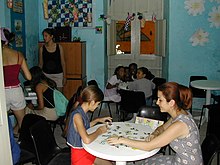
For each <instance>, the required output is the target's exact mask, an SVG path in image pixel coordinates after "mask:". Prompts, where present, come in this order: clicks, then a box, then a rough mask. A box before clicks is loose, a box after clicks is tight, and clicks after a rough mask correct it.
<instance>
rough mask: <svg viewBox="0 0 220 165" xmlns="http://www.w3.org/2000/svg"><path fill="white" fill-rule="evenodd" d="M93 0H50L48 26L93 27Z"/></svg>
mask: <svg viewBox="0 0 220 165" xmlns="http://www.w3.org/2000/svg"><path fill="white" fill-rule="evenodd" d="M92 12H93V10H92V0H48V15H49V18H48V27H63V26H73V27H92Z"/></svg>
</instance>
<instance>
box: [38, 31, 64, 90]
mask: <svg viewBox="0 0 220 165" xmlns="http://www.w3.org/2000/svg"><path fill="white" fill-rule="evenodd" d="M42 34H43V37H44V42H45V44H44V45H43V46H42V47H41V48H40V50H39V67H40V68H42V70H43V72H44V74H45V75H46V76H47V77H48V78H50V79H52V80H54V81H55V82H56V84H57V89H58V90H59V91H61V92H63V86H64V85H65V84H66V78H65V75H66V64H65V60H64V53H63V48H62V46H61V45H60V44H57V43H55V42H54V30H53V29H52V28H46V29H44V30H43V32H42Z"/></svg>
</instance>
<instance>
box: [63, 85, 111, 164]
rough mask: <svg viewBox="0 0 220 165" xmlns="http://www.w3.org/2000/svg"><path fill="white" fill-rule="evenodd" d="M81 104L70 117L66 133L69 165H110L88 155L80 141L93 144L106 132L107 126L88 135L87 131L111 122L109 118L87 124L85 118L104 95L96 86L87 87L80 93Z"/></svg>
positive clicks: (105, 161) (98, 119) (87, 119)
mask: <svg viewBox="0 0 220 165" xmlns="http://www.w3.org/2000/svg"><path fill="white" fill-rule="evenodd" d="M81 98H82V101H83V103H82V104H81V105H79V106H78V107H77V109H76V110H74V111H73V112H72V113H71V115H70V121H69V126H68V132H67V144H68V145H69V146H71V165H82V164H86V165H92V164H96V165H98V164H100V165H103V164H105V165H112V163H111V162H110V161H107V160H104V159H101V158H96V157H95V156H93V155H91V154H90V153H88V152H87V151H86V150H85V149H84V148H83V146H82V141H83V142H84V143H85V144H89V143H91V142H93V141H94V140H95V139H96V138H97V137H98V136H99V135H101V134H103V133H105V132H107V125H104V126H100V127H99V128H98V129H97V130H96V131H95V132H93V133H91V134H88V133H87V132H86V130H87V129H89V128H90V127H92V126H94V125H95V124H97V123H98V122H100V123H105V122H106V121H109V122H111V121H112V118H111V117H103V118H97V119H95V120H93V121H91V122H89V118H88V116H87V112H88V111H92V112H93V111H94V110H95V109H96V108H97V107H98V105H99V104H100V102H101V101H102V100H103V98H104V95H103V93H102V91H101V89H99V88H98V87H97V86H95V85H89V86H87V87H86V88H85V89H84V90H83V91H82V93H81Z"/></svg>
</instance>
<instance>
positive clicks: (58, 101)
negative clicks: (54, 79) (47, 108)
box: [44, 84, 69, 116]
mask: <svg viewBox="0 0 220 165" xmlns="http://www.w3.org/2000/svg"><path fill="white" fill-rule="evenodd" d="M44 85H45V84H44ZM46 86H47V87H48V88H50V89H51V90H53V99H54V105H55V106H53V104H51V102H50V101H49V100H47V98H45V97H44V98H45V99H46V100H47V102H48V103H49V104H50V105H51V106H52V107H54V108H55V109H56V114H57V116H64V115H65V113H66V108H67V105H68V102H69V101H68V99H67V98H66V97H65V96H64V95H63V94H62V93H61V92H60V91H58V90H57V89H53V88H51V87H50V86H48V85H46Z"/></svg>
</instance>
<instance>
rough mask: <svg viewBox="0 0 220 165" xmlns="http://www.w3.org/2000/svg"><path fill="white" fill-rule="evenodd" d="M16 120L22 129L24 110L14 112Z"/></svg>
mask: <svg viewBox="0 0 220 165" xmlns="http://www.w3.org/2000/svg"><path fill="white" fill-rule="evenodd" d="M13 113H14V115H15V117H16V119H17V122H18V127H19V128H21V123H22V120H23V118H24V115H25V113H24V109H21V110H16V111H13Z"/></svg>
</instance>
